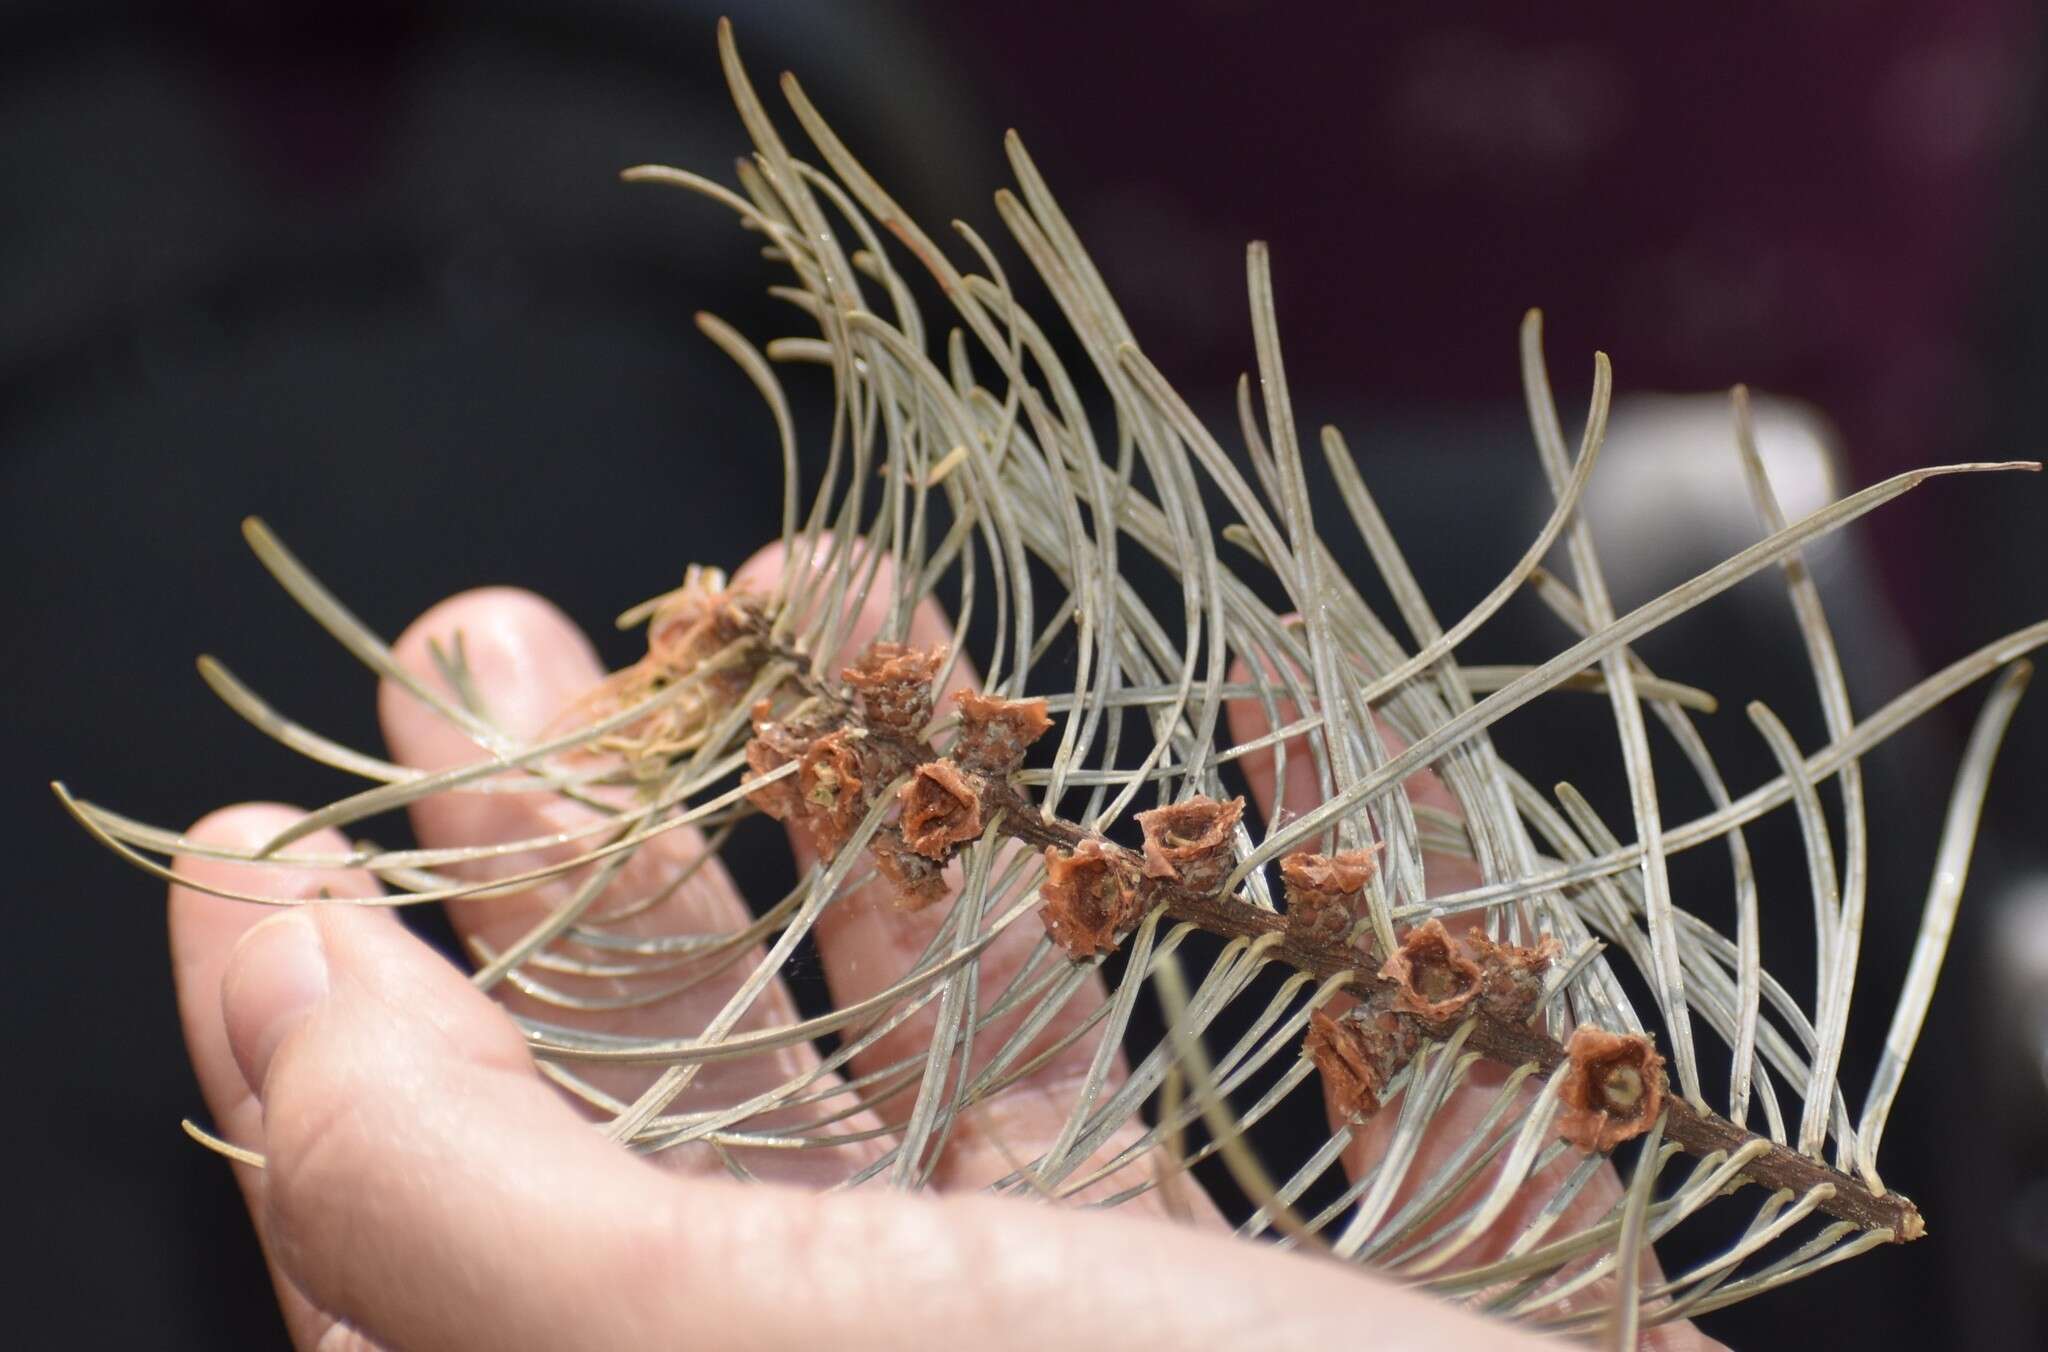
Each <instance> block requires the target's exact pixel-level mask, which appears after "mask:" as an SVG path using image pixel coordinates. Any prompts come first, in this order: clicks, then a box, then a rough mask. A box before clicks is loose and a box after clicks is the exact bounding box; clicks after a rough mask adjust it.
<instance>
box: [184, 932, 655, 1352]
mask: <svg viewBox="0 0 2048 1352" xmlns="http://www.w3.org/2000/svg"><path fill="white" fill-rule="evenodd" d="M221 999H222V1006H223V1014H224V1016H225V1022H226V1026H227V1032H228V1039H229V1042H230V1043H231V1045H232V1047H233V1049H234V1053H235V1059H236V1062H237V1063H238V1064H239V1065H240V1066H241V1068H242V1072H243V1074H244V1076H245V1077H247V1078H248V1080H249V1082H250V1086H251V1088H252V1089H253V1090H254V1091H255V1092H256V1093H257V1094H258V1096H259V1097H260V1099H261V1101H262V1107H263V1142H262V1144H263V1149H264V1153H265V1154H266V1156H267V1159H268V1170H267V1173H268V1179H267V1183H268V1186H267V1188H266V1190H265V1191H266V1197H265V1204H264V1205H265V1210H266V1212H267V1214H266V1216H265V1225H266V1229H267V1231H268V1233H269V1235H270V1237H271V1240H272V1244H273V1249H274V1252H275V1255H276V1258H277V1260H278V1261H279V1263H280V1264H281V1265H282V1266H283V1267H284V1268H285V1269H286V1271H287V1272H288V1273H289V1274H290V1275H291V1276H292V1278H293V1279H294V1280H295V1281H296V1282H297V1284H298V1285H299V1286H300V1288H301V1289H302V1290H304V1291H305V1292H306V1294H307V1295H308V1296H309V1297H310V1298H311V1299H312V1300H313V1301H314V1302H315V1303H316V1304H317V1305H319V1306H320V1307H321V1308H322V1309H324V1310H326V1311H328V1312H329V1313H331V1314H333V1315H335V1316H337V1317H338V1318H341V1319H343V1320H345V1321H347V1322H348V1323H350V1324H352V1325H354V1326H355V1327H356V1328H358V1329H360V1330H362V1331H363V1332H365V1333H367V1334H369V1335H370V1336H372V1337H374V1338H376V1339H378V1340H380V1341H382V1342H385V1343H388V1344H392V1345H396V1346H404V1347H437V1346H453V1345H462V1346H475V1347H529V1346H530V1347H562V1348H570V1347H580V1346H588V1345H597V1344H607V1345H612V1346H621V1345H635V1344H641V1343H647V1342H650V1341H652V1335H653V1334H654V1333H655V1331H656V1329H657V1327H658V1324H657V1322H656V1320H655V1312H654V1311H652V1310H649V1309H646V1308H645V1307H642V1308H640V1309H637V1310H636V1308H635V1307H634V1305H633V1303H632V1298H631V1295H630V1293H624V1298H619V1299H615V1298H614V1297H615V1295H617V1294H621V1293H619V1286H620V1283H619V1282H618V1280H617V1277H618V1274H619V1273H621V1272H631V1271H633V1270H635V1265H636V1262H638V1263H644V1261H645V1257H644V1255H645V1253H646V1251H647V1250H648V1249H649V1248H650V1247H658V1245H651V1244H650V1243H649V1242H648V1235H647V1226H648V1225H649V1224H650V1223H654V1224H658V1223H659V1221H660V1218H661V1212H662V1207H661V1206H660V1205H659V1202H660V1199H661V1197H662V1195H663V1185H664V1180H663V1179H662V1178H661V1177H660V1176H659V1175H658V1173H657V1172H656V1171H655V1170H654V1169H652V1168H651V1167H650V1166H648V1165H647V1164H646V1163H645V1162H643V1161H641V1160H637V1159H635V1158H633V1157H631V1156H629V1155H626V1154H624V1153H622V1152H620V1151H618V1150H617V1149H616V1148H614V1147H612V1146H610V1145H608V1144H606V1143H605V1142H604V1141H603V1140H601V1139H600V1138H599V1137H598V1136H597V1134H596V1133H595V1132H594V1131H592V1130H591V1129H590V1127H589V1126H587V1125H586V1124H585V1123H583V1122H582V1121H581V1120H580V1119H579V1118H577V1116H576V1115H575V1114H574V1113H573V1112H572V1111H571V1110H570V1109H569V1108H568V1107H567V1106H566V1105H565V1104H564V1103H563V1102H562V1101H561V1100H560V1098H559V1097H558V1096H557V1095H555V1094H554V1093H553V1092H552V1091H551V1090H550V1089H549V1088H548V1087H547V1086H546V1085H545V1084H544V1083H543V1082H542V1081H541V1080H540V1079H539V1078H538V1077H537V1076H536V1075H535V1074H534V1071H533V1064H532V1061H531V1059H530V1058H529V1056H528V1054H527V1050H526V1046H525V1043H524V1041H523V1039H522V1038H521V1036H520V1034H519V1031H518V1030H517V1028H515V1027H514V1026H513V1024H512V1022H511V1021H510V1020H509V1019H508V1018H507V1017H506V1016H505V1014H504V1013H503V1012H502V1011H501V1010H500V1009H499V1008H498V1007H497V1006H496V1005H495V1004H493V1003H492V1002H491V1001H490V1000H489V999H488V998H487V997H485V996H484V995H482V994H481V993H479V992H478V991H477V990H476V989H475V988H474V987H472V986H471V985H470V983H469V982H467V981H466V980H464V979H463V978H462V976H461V975H460V974H459V973H457V972H456V971H455V969H454V968H452V967H450V966H449V965H448V964H447V963H446V962H444V961H443V960H442V959H441V958H440V957H439V956H438V955H436V954H435V953H433V952H432V951H431V950H430V949H428V948H427V947H426V946H425V945H424V944H422V943H421V942H420V941H419V940H418V939H416V938H414V937H413V936H412V935H411V934H410V933H408V932H407V931H406V930H404V929H403V928H402V927H400V926H397V925H392V924H390V923H389V922H388V920H387V919H386V918H384V917H382V916H378V915H375V914H373V913H369V912H365V911H362V910H359V909H356V908H352V907H348V906H335V905H327V906H309V907H305V908H301V909H298V910H295V911H292V912H288V913H287V914H285V915H282V916H279V917H277V918H275V919H272V920H267V921H265V922H264V923H263V924H261V925H258V926H256V927H255V928H254V929H252V930H251V931H250V932H249V933H248V934H247V935H246V936H245V937H244V938H243V940H242V941H241V943H240V945H239V946H238V947H237V949H236V951H235V954H234V956H233V957H232V958H231V959H230V961H229V964H228V967H227V971H226V973H225V975H224V978H223V981H222V986H221ZM650 1194H652V1196H651V1195H650ZM595 1292H604V1293H605V1295H604V1296H603V1297H602V1298H598V1299H593V1298H592V1293H595ZM600 1312H601V1313H600ZM661 1322H665V1320H664V1321H661ZM670 1331H671V1332H672V1331H673V1329H672V1328H671V1330H670ZM638 1335H648V1336H638Z"/></svg>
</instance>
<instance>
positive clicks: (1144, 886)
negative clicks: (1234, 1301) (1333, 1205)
mask: <svg viewBox="0 0 2048 1352" xmlns="http://www.w3.org/2000/svg"><path fill="white" fill-rule="evenodd" d="M782 655H783V656H785V657H787V658H789V660H790V661H791V662H792V663H793V664H794V665H795V666H796V667H797V668H798V669H799V670H802V669H804V668H805V667H806V666H808V661H807V660H806V659H804V658H803V657H802V656H801V655H800V654H797V653H794V652H789V653H784V654H782ZM798 684H800V685H801V686H802V687H803V688H804V691H805V693H807V694H811V695H815V696H817V697H819V698H821V699H824V700H827V701H829V702H831V703H832V704H833V705H835V706H837V707H838V708H840V709H841V710H843V711H845V713H846V715H847V717H848V718H850V719H854V720H856V721H858V720H859V713H858V711H857V710H855V709H853V708H852V706H851V705H850V704H848V702H847V701H846V700H845V699H844V698H842V697H841V696H840V695H839V694H838V693H837V692H836V691H833V690H831V689H829V688H827V687H824V686H821V685H819V684H818V683H816V682H813V681H811V680H810V679H808V678H807V677H806V678H799V680H798ZM867 735H868V736H870V737H875V738H880V739H882V740H884V741H888V742H892V743H895V744H896V746H897V749H898V750H899V751H900V752H901V753H902V755H903V757H904V758H905V763H906V764H916V763H917V762H919V761H921V760H925V759H929V758H930V756H931V754H932V753H931V748H930V747H928V746H924V745H921V744H918V743H915V742H912V741H910V740H909V739H906V738H897V737H894V736H893V735H892V734H890V733H887V732H883V731H881V730H879V729H876V728H873V727H869V728H868V729H867ZM983 807H984V816H986V817H994V818H996V819H997V821H998V825H997V830H998V831H1000V832H1001V833H1002V834H1003V835H1005V836H1008V837H1010V838H1011V839H1014V840H1018V841H1021V842H1023V843H1025V844H1027V845H1033V846H1037V847H1039V848H1044V847H1046V846H1054V847H1057V848H1059V849H1062V850H1072V849H1073V848H1074V847H1075V846H1077V845H1079V844H1080V843H1081V842H1082V841H1083V840H1085V839H1087V838H1088V837H1089V835H1090V832H1088V831H1087V830H1085V829H1083V828H1082V827H1080V826H1077V825H1075V824H1074V823H1072V822H1068V821H1062V820H1060V819H1059V818H1056V817H1047V816H1045V815H1044V814H1043V813H1042V812H1041V811H1040V810H1039V807H1038V804H1037V803H1036V802H1034V801H1033V800H1032V799H1031V797H1030V796H1029V795H1028V794H1026V793H1025V792H1024V791H1023V790H1021V789H1020V788H1018V787H1017V786H1016V785H1015V784H1013V783H1010V782H1009V781H1007V780H994V781H992V782H991V783H990V784H989V785H988V787H987V789H986V790H985V792H984V796H983ZM1104 844H1105V846H1107V847H1108V848H1111V849H1114V850H1117V851H1118V852H1119V853H1121V854H1122V855H1123V856H1125V858H1126V860H1127V862H1128V863H1129V864H1130V875H1131V876H1132V877H1141V876H1142V874H1143V864H1144V860H1143V858H1142V856H1140V855H1139V853H1138V852H1137V851H1135V850H1128V849H1125V848H1124V847H1122V846H1119V845H1115V844H1114V843H1113V842H1106V841H1105V842H1104ZM1139 891H1140V896H1141V898H1142V899H1143V900H1144V902H1145V906H1146V909H1148V910H1149V909H1150V908H1152V907H1154V906H1157V905H1161V904H1164V905H1165V907H1166V913H1167V914H1168V915H1169V916H1171V917H1172V918H1173V919H1175V920H1179V921H1185V922H1186V923H1188V924H1191V925H1194V926H1196V927H1197V928H1199V929H1202V930H1206V931H1207V932H1208V933H1210V934H1214V935H1217V936H1219V937H1221V938H1225V939H1259V938H1263V937H1264V936H1266V935H1269V934H1277V935H1279V936H1280V938H1279V940H1278V942H1277V945H1276V947H1275V950H1274V951H1275V954H1276V956H1277V957H1278V958H1279V960H1280V961H1282V962H1285V963H1286V964H1288V965H1289V966H1291V967H1293V968H1295V969H1297V970H1299V971H1302V972H1306V973H1308V974H1309V975H1310V976H1312V977H1314V978H1315V979H1317V980H1319V981H1321V980H1325V979H1327V978H1329V977H1332V976H1335V975H1336V974H1337V973H1339V972H1343V971H1350V972H1352V973H1353V976H1352V983H1351V989H1352V990H1353V991H1355V992H1356V993H1357V994H1359V995H1360V996H1361V997H1366V998H1369V997H1371V996H1373V995H1377V994H1383V993H1387V992H1390V991H1391V990H1392V989H1393V984H1394V983H1392V982H1390V981H1387V980H1385V979H1383V978H1381V977H1380V976H1378V975H1377V974H1375V973H1373V972H1371V971H1368V970H1363V969H1361V968H1360V965H1359V960H1360V958H1361V956H1362V955H1361V954H1360V953H1359V952H1358V950H1356V949H1354V948H1352V947H1350V946H1349V945H1348V944H1345V943H1342V942H1335V941H1328V940H1319V939H1317V938H1315V937H1314V936H1311V935H1303V934H1300V933H1295V932H1290V931H1289V930H1288V927H1287V922H1286V919H1285V917H1283V916H1280V915H1277V914H1275V913H1274V912H1272V911H1267V910H1262V909H1261V908H1259V907H1257V906H1253V905H1251V904H1250V903H1249V902H1245V901H1240V900H1238V899H1237V898H1235V897H1232V896H1229V895H1227V894H1216V893H1209V892H1199V891H1195V890H1193V889H1191V888H1187V887H1183V886H1181V885H1180V884H1179V883H1175V882H1170V881H1167V880H1164V879H1159V878H1144V879H1143V880H1142V882H1141V883H1140V884H1139ZM1476 1017H1477V1020H1478V1022H1477V1024H1476V1026H1475V1027H1474V1028H1473V1030H1472V1033H1471V1035H1470V1037H1469V1038H1468V1040H1467V1044H1466V1045H1467V1046H1469V1047H1471V1048H1472V1049H1473V1050H1474V1051H1477V1052H1479V1053H1480V1054H1481V1055H1483V1056H1485V1057H1486V1058H1487V1059H1488V1060H1491V1061H1494V1062H1497V1063H1500V1064H1503V1065H1508V1066H1520V1065H1530V1064H1533V1065H1535V1066H1536V1067H1538V1068H1539V1069H1540V1070H1544V1071H1550V1070H1555V1069H1556V1068H1557V1067H1558V1066H1559V1065H1561V1064H1562V1063H1563V1062H1564V1060H1565V1049H1564V1047H1563V1046H1562V1045H1561V1044H1560V1043H1559V1042H1558V1041H1557V1040H1556V1039H1555V1038H1552V1037H1551V1036H1549V1035H1548V1034H1547V1033H1543V1032H1541V1031H1539V1030H1537V1029H1535V1028H1532V1027H1527V1026H1523V1025H1518V1024H1512V1023H1508V1022H1506V1021H1504V1020H1502V1019H1499V1018H1496V1017H1494V1016H1493V1015H1490V1014H1486V1013H1481V1014H1479V1015H1477V1016H1476ZM1451 1026H1454V1025H1447V1026H1445V1027H1442V1028H1440V1029H1438V1030H1436V1035H1437V1036H1439V1037H1441V1036H1445V1035H1447V1034H1448V1032H1449V1031H1450V1027H1451ZM1424 1027H1425V1028H1427V1027H1428V1025H1424ZM1667 1105H1668V1116H1667V1118H1666V1121H1665V1124H1664V1137H1665V1139H1666V1140H1668V1141H1672V1142H1674V1143H1676V1144H1677V1145H1678V1146H1679V1147H1681V1148H1682V1149H1683V1150H1684V1151H1685V1152H1686V1153H1687V1154H1689V1155H1693V1156H1695V1157H1703V1156H1706V1155H1711V1154H1714V1153H1716V1152H1720V1153H1733V1152H1734V1151H1737V1150H1740V1149H1742V1148H1743V1147H1744V1146H1747V1145H1749V1144H1750V1143H1752V1142H1754V1141H1758V1140H1761V1139H1763V1138H1761V1137H1758V1136H1757V1135H1756V1134H1755V1133H1753V1132H1750V1131H1747V1130H1745V1129H1744V1128H1742V1127H1738V1126H1736V1125H1735V1124H1734V1123H1733V1122H1730V1121H1729V1120H1728V1119H1727V1118H1725V1117H1723V1116H1721V1115H1720V1114H1719V1113H1715V1112H1707V1111H1702V1110H1701V1109H1699V1108H1696V1107H1694V1106H1693V1105H1692V1104H1691V1103H1689V1102H1687V1101H1686V1100H1685V1099H1683V1098H1681V1097H1679V1096H1678V1095H1675V1094H1674V1095H1671V1096H1669V1098H1668V1099H1667ZM1741 1172H1742V1177H1743V1178H1744V1179H1745V1180H1747V1181H1748V1182H1751V1183H1755V1184H1758V1185H1760V1186H1762V1187H1765V1188H1768V1189H1770V1190H1771V1191H1773V1192H1775V1191H1777V1190H1778V1189H1781V1188H1789V1189H1791V1191H1792V1194H1793V1195H1794V1196H1795V1197H1803V1196H1805V1195H1806V1194H1807V1193H1808V1192H1811V1191H1812V1190H1813V1189H1815V1188H1817V1187H1822V1186H1826V1187H1829V1188H1831V1189H1833V1191H1832V1193H1831V1194H1830V1195H1828V1196H1826V1197H1824V1198H1823V1199H1822V1200H1821V1202H1820V1204H1819V1206H1820V1210H1822V1211H1824V1212H1826V1213H1827V1214H1828V1215H1830V1216H1834V1217H1835V1218H1837V1219H1838V1220H1844V1221H1848V1222H1850V1223H1852V1224H1854V1225H1858V1226H1861V1227H1862V1228H1864V1229H1866V1230H1880V1229H1886V1230H1890V1231H1891V1233H1892V1242H1893V1243H1898V1244H1903V1243H1905V1242H1907V1241H1908V1240H1914V1239H1918V1238H1920V1237H1921V1236H1922V1235H1923V1234H1925V1233H1926V1231H1927V1227H1926V1223H1925V1222H1924V1221H1923V1220H1922V1219H1921V1217H1920V1209H1919V1208H1918V1207H1916V1206H1914V1205H1913V1202H1912V1200H1911V1199H1910V1198H1908V1197H1906V1196H1904V1195H1903V1194H1900V1193H1896V1192H1885V1193H1873V1192H1872V1191H1871V1190H1870V1189H1869V1188H1868V1187H1867V1186H1865V1185H1864V1184H1863V1182H1862V1181H1861V1180H1859V1179H1856V1178H1854V1177H1852V1176H1851V1175H1849V1174H1845V1173H1843V1172H1842V1171H1840V1170H1839V1169H1835V1168H1833V1167H1831V1166H1829V1165H1828V1164H1826V1163H1825V1162H1823V1161H1822V1160H1819V1159H1816V1158H1813V1157H1811V1156H1808V1155H1802V1154H1800V1153H1799V1152H1798V1151H1796V1150H1793V1149H1790V1148H1789V1147H1786V1146H1783V1145H1779V1144H1777V1143H1775V1142H1771V1143H1768V1145H1767V1148H1766V1149H1765V1150H1764V1152H1763V1153H1762V1154H1760V1155H1758V1156H1757V1157H1756V1158H1755V1159H1753V1160H1751V1161H1750V1162H1749V1163H1747V1164H1746V1165H1744V1166H1743V1167H1742V1171H1741Z"/></svg>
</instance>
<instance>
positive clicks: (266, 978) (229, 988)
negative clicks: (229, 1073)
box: [220, 911, 327, 1098]
mask: <svg viewBox="0 0 2048 1352" xmlns="http://www.w3.org/2000/svg"><path fill="white" fill-rule="evenodd" d="M326 997H327V954H326V952H325V951H324V950H323V949H322V948H321V946H320V931H319V930H318V929H317V928H315V926H314V924H313V918H312V917H311V916H310V915H308V914H305V913H303V912H300V911H287V912H286V913H285V914H283V915H280V916H275V917H272V918H271V919H269V920H266V921H264V922H263V923H262V924H260V925H258V926H256V927H255V928H254V929H252V930H250V931H249V932H248V933H247V934H245V935H243V936H242V939H241V942H240V943H238V944H236V945H235V951H234V954H233V956H232V957H230V958H229V959H228V967H227V972H226V974H225V975H224V976H223V977H222V978H221V988H220V998H221V1013H222V1015H223V1017H224V1018H225V1020H226V1023H227V1029H228V1045H229V1046H230V1047H232V1048H233V1049H234V1053H235V1063H236V1064H237V1065H239V1066H240V1067H241V1068H242V1078H243V1079H244V1080H245V1081H247V1082H248V1085H249V1092H250V1093H252V1094H255V1095H256V1096H258V1097H259V1098H260V1097H262V1094H263V1080H264V1077H265V1076H266V1075H268V1074H269V1072H270V1061H271V1058H272V1057H274V1056H276V1055H277V1049H278V1047H279V1046H280V1045H282V1044H283V1042H284V1040H285V1038H287V1037H288V1036H290V1035H291V1032H292V1030H293V1029H295V1028H297V1027H298V1026H299V1025H300V1024H302V1023H304V1022H305V1021H306V1016H307V1015H308V1014H311V1013H312V1012H313V1008H314V1006H316V1005H318V1004H319V1003H320V1002H321V1001H322V1000H323V999H325V998H326Z"/></svg>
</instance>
